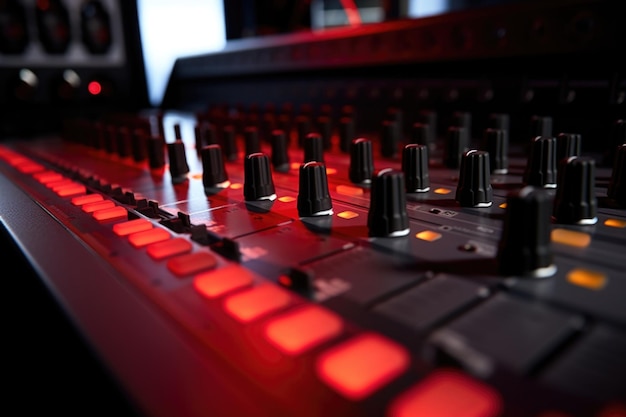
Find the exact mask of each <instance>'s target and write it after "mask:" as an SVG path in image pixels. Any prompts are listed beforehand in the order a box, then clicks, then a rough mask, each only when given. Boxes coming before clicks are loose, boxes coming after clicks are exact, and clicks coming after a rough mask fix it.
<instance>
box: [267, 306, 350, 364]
mask: <svg viewBox="0 0 626 417" xmlns="http://www.w3.org/2000/svg"><path fill="white" fill-rule="evenodd" d="M342 328H343V325H342V322H341V319H340V318H339V317H338V316H336V315H335V314H333V313H331V312H330V311H327V310H326V309H323V308H321V307H318V306H316V305H308V306H305V307H303V308H300V309H298V310H297V311H290V312H288V313H286V314H284V315H282V316H281V317H278V318H276V319H274V320H272V321H271V322H270V323H269V324H268V325H267V326H266V328H265V337H267V339H268V340H269V341H270V342H271V343H272V344H273V345H274V346H276V347H277V348H278V349H280V350H282V351H283V352H285V353H287V354H292V355H296V354H299V353H302V352H305V351H307V350H309V349H311V348H313V347H315V346H317V345H319V344H320V343H322V342H324V341H326V340H329V339H331V338H333V337H335V336H337V335H339V333H341V330H342Z"/></svg>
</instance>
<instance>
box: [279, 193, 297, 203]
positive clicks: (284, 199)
mask: <svg viewBox="0 0 626 417" xmlns="http://www.w3.org/2000/svg"><path fill="white" fill-rule="evenodd" d="M278 201H280V202H281V203H291V202H292V201H296V198H295V197H292V196H290V195H286V196H283V197H278Z"/></svg>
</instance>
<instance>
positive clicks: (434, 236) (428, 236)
mask: <svg viewBox="0 0 626 417" xmlns="http://www.w3.org/2000/svg"><path fill="white" fill-rule="evenodd" d="M415 237H416V238H418V239H420V240H425V241H427V242H434V241H435V240H439V239H441V233H437V232H433V231H432V230H424V231H423V232H419V233H417V234H416V235H415Z"/></svg>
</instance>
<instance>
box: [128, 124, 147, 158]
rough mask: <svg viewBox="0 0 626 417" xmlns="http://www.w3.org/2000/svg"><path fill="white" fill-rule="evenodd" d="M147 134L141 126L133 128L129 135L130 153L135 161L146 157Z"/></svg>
mask: <svg viewBox="0 0 626 417" xmlns="http://www.w3.org/2000/svg"><path fill="white" fill-rule="evenodd" d="M147 141H148V134H147V133H146V131H145V130H144V129H142V128H135V129H133V131H132V137H131V153H132V155H133V160H134V161H135V162H142V161H144V160H145V159H146V158H147V147H148V144H147Z"/></svg>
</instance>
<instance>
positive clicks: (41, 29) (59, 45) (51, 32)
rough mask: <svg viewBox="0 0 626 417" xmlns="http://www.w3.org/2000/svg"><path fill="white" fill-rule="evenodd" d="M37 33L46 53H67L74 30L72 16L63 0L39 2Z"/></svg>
mask: <svg viewBox="0 0 626 417" xmlns="http://www.w3.org/2000/svg"><path fill="white" fill-rule="evenodd" d="M36 20H37V32H38V33H39V40H40V41H41V44H42V46H43V48H44V49H45V51H46V52H48V53H50V54H62V53H64V52H65V51H67V49H68V47H69V44H70V39H71V37H72V30H71V27H72V26H71V24H70V14H69V11H68V10H67V8H66V7H65V5H64V4H63V2H62V1H61V0H47V1H40V2H37V9H36Z"/></svg>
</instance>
